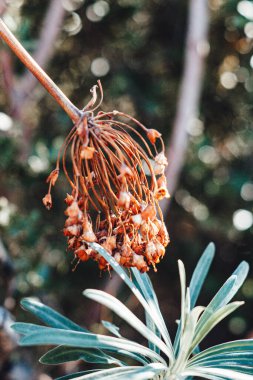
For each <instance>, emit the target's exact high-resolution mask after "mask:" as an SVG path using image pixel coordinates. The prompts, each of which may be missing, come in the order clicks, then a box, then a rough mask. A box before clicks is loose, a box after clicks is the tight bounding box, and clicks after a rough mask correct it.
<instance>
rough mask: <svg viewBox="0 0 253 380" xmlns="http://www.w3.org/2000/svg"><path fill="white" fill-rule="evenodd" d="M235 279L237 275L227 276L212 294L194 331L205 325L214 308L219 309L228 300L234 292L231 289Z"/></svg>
mask: <svg viewBox="0 0 253 380" xmlns="http://www.w3.org/2000/svg"><path fill="white" fill-rule="evenodd" d="M236 281H237V277H236V276H234V275H233V276H231V277H229V279H228V280H227V281H226V282H225V284H224V285H223V286H222V287H221V288H220V290H219V291H218V293H217V294H216V295H215V296H214V298H213V299H212V301H211V302H210V303H209V304H208V305H207V307H206V309H205V311H204V313H203V314H202V316H201V318H200V321H199V323H198V326H197V331H196V333H197V332H198V330H200V329H202V328H203V326H205V325H206V322H207V321H208V319H209V318H210V316H212V315H213V313H214V312H215V311H216V310H219V309H220V308H221V307H222V306H224V305H226V304H227V303H228V302H229V301H230V299H231V297H230V295H231V294H234V290H233V289H234V287H235V284H236Z"/></svg>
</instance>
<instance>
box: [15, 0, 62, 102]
mask: <svg viewBox="0 0 253 380" xmlns="http://www.w3.org/2000/svg"><path fill="white" fill-rule="evenodd" d="M65 13H66V12H65V9H64V7H63V5H62V1H61V0H51V2H50V4H49V7H48V9H47V12H46V15H45V18H44V21H43V25H42V28H41V32H40V36H39V41H38V45H37V49H36V51H35V53H34V56H33V58H34V60H35V61H36V62H37V63H38V65H39V66H40V67H41V68H43V69H45V67H46V66H47V64H48V62H49V60H50V59H51V57H52V55H53V53H54V48H55V40H56V38H57V36H58V33H59V31H60V29H61V28H60V27H61V24H62V22H63V20H64V16H65ZM36 84H37V80H36V78H35V77H34V76H33V75H31V73H30V72H29V71H27V72H25V73H24V75H23V76H22V78H21V79H20V81H19V83H18V87H17V96H16V99H15V100H16V102H15V107H18V108H22V106H23V104H24V103H25V102H26V100H27V98H28V97H29V96H30V95H31V93H32V91H33V89H34V88H35V86H36Z"/></svg>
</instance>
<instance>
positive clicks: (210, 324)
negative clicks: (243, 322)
mask: <svg viewBox="0 0 253 380" xmlns="http://www.w3.org/2000/svg"><path fill="white" fill-rule="evenodd" d="M243 304H244V302H232V303H230V304H228V305H225V306H223V307H222V308H220V309H218V310H216V311H215V312H214V313H213V314H212V315H210V316H209V318H208V319H206V322H205V324H204V325H203V324H201V328H199V329H198V325H199V323H200V321H201V320H202V317H201V318H200V320H199V322H198V324H197V327H196V331H195V336H194V339H193V342H192V345H191V351H192V350H193V349H194V348H195V347H196V346H197V345H199V343H200V342H201V341H202V340H203V339H204V338H205V336H206V335H207V334H208V333H209V332H210V331H211V330H212V329H213V328H214V327H215V326H216V325H217V324H218V323H219V322H220V321H222V319H224V318H225V317H226V316H228V315H229V314H231V313H232V312H233V311H234V310H236V309H237V308H238V307H239V306H241V305H243ZM204 313H205V312H204Z"/></svg>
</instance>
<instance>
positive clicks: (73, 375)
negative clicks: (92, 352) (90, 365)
mask: <svg viewBox="0 0 253 380" xmlns="http://www.w3.org/2000/svg"><path fill="white" fill-rule="evenodd" d="M99 371H102V369H89V370H87V371H81V372H75V373H71V374H70V375H65V376H61V377H57V379H55V380H71V379H76V378H78V377H79V378H80V376H83V375H89V374H91V373H94V372H99Z"/></svg>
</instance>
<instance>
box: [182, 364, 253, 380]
mask: <svg viewBox="0 0 253 380" xmlns="http://www.w3.org/2000/svg"><path fill="white" fill-rule="evenodd" d="M187 372H188V371H187ZM189 374H191V375H195V376H200V375H202V376H206V378H208V377H207V376H208V375H211V376H218V377H219V376H220V377H221V378H225V379H230V380H252V375H248V374H247V373H242V372H237V371H233V370H231V369H223V368H207V367H196V368H195V369H194V371H189Z"/></svg>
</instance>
